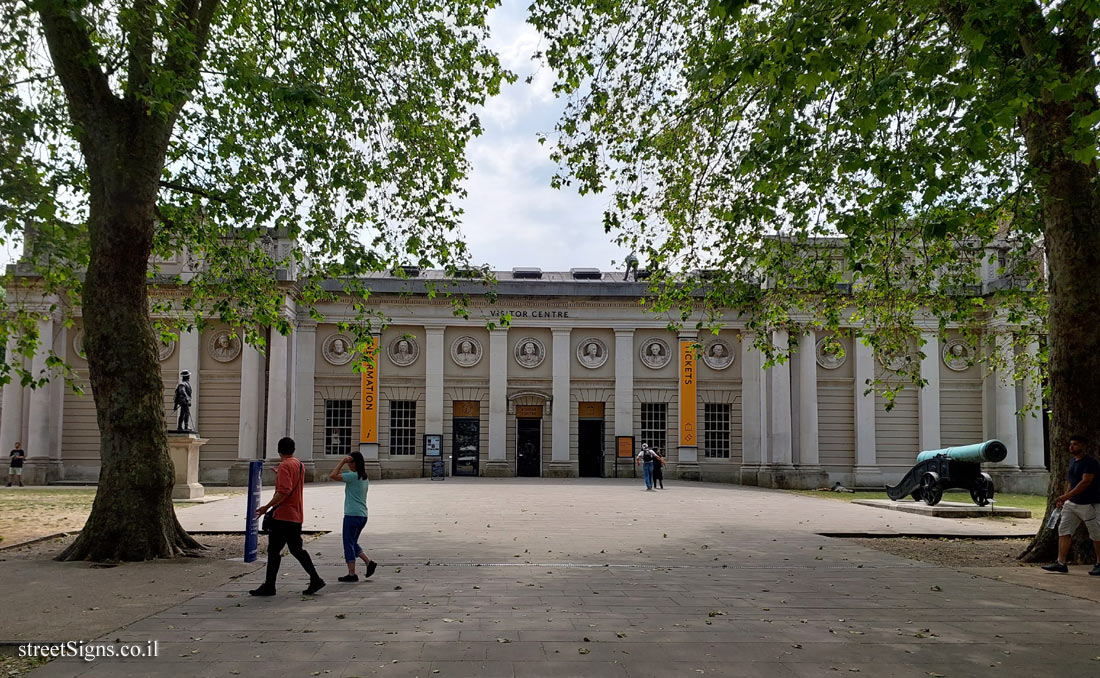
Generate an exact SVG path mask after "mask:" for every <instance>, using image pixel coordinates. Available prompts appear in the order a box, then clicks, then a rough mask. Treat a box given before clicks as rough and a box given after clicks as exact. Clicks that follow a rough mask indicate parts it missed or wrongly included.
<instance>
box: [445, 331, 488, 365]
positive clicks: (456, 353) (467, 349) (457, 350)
mask: <svg viewBox="0 0 1100 678" xmlns="http://www.w3.org/2000/svg"><path fill="white" fill-rule="evenodd" d="M481 355H482V350H481V342H480V341H478V340H477V339H475V338H474V337H471V336H470V335H464V336H461V337H459V338H458V339H455V340H454V342H453V343H452V344H451V360H453V361H455V364H456V365H458V366H459V367H473V366H474V365H476V364H478V363H479V362H481Z"/></svg>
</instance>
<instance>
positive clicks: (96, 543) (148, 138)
mask: <svg viewBox="0 0 1100 678" xmlns="http://www.w3.org/2000/svg"><path fill="white" fill-rule="evenodd" d="M162 125H163V123H162ZM119 127H120V128H121V130H122V133H120V134H118V135H117V136H115V135H106V136H107V138H99V139H95V140H89V141H88V142H87V143H82V147H83V150H84V155H85V158H86V160H87V161H88V172H89V178H90V180H91V201H90V211H89V218H88V235H89V238H90V244H91V258H90V264H89V267H88V272H87V277H86V278H85V283H84V296H83V300H82V304H83V311H84V350H85V353H86V354H87V358H88V372H89V379H90V381H91V385H92V394H93V396H94V398H95V406H96V420H97V422H98V424H99V433H100V452H99V455H100V474H99V488H98V490H97V492H96V497H95V502H94V503H93V505H92V512H91V515H89V516H88V521H87V523H86V524H85V525H84V529H83V530H82V531H81V533H80V536H79V537H78V538H77V539H76V541H75V542H73V543H72V544H71V545H70V546H69V547H68V548H67V549H65V551H64V552H63V553H61V555H59V556H58V560H95V561H137V560H149V559H152V558H170V557H173V556H175V555H178V554H180V553H181V552H182V551H183V549H188V548H202V547H201V545H199V544H198V543H197V542H196V541H195V540H194V539H192V538H191V537H190V536H189V535H188V534H187V533H186V532H185V531H184V530H183V528H182V527H181V526H180V524H179V521H178V520H177V519H176V514H175V510H174V508H173V506H172V486H173V483H174V473H173V467H172V461H171V458H170V457H169V455H168V441H167V437H166V434H165V420H164V403H163V395H162V393H163V388H164V385H163V381H162V378H161V374H160V362H159V360H158V357H157V347H156V337H155V335H154V332H153V327H152V323H151V321H150V318H149V301H148V296H147V279H146V272H147V267H148V261H149V255H150V252H151V249H152V242H153V225H154V208H155V205H156V197H157V180H158V178H159V177H160V174H161V169H162V164H163V158H164V151H165V147H166V144H167V132H166V131H165V130H164V129H163V127H162V128H161V129H155V128H154V124H153V123H149V122H144V121H142V120H140V119H138V120H130V121H127V120H121V121H120V125H119Z"/></svg>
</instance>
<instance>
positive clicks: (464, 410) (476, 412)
mask: <svg viewBox="0 0 1100 678" xmlns="http://www.w3.org/2000/svg"><path fill="white" fill-rule="evenodd" d="M454 416H456V417H479V416H481V402H480V401H478V400H456V401H455V404H454Z"/></svg>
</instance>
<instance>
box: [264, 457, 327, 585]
mask: <svg viewBox="0 0 1100 678" xmlns="http://www.w3.org/2000/svg"><path fill="white" fill-rule="evenodd" d="M305 481H306V467H305V464H303V463H302V462H301V461H300V460H298V459H296V458H295V457H294V439H293V438H283V439H281V440H280V441H279V468H277V469H276V470H275V496H273V497H272V498H271V501H269V502H267V503H266V504H264V505H263V506H261V507H259V508H258V509H256V517H262V516H263V515H264V514H265V513H267V510H268V509H269V508H271V507H275V511H274V512H273V513H272V515H271V526H270V528H269V529H268V536H267V578H266V579H265V580H264V583H263V584H262V585H261V586H260V587H259V588H255V589H252V590H251V591H249V592H248V593H249V595H253V596H273V595H275V582H276V580H277V578H278V576H279V564H280V562H281V561H282V552H283V547H284V546H286V547H289V548H290V555H292V556H294V557H295V558H296V559H297V560H298V562H299V563H301V565H302V569H304V570H305V571H306V574H308V575H309V586H308V587H306V589H305V590H304V591H302V594H303V595H307V596H311V595H313V594H314V593H317V592H318V591H320V590H321V589H323V588H324V587H325V580H324V579H321V575H319V574H317V568H316V567H314V566H313V560H312V559H311V558H310V557H309V552H308V551H306V550H305V548H303V547H302V521H303V520H304V515H305V508H304V506H303V502H302V496H303V486H304V485H305Z"/></svg>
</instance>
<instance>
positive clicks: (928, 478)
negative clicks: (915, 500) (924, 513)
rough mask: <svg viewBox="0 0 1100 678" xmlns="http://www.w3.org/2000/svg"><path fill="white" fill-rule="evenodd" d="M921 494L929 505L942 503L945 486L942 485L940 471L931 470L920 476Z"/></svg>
mask: <svg viewBox="0 0 1100 678" xmlns="http://www.w3.org/2000/svg"><path fill="white" fill-rule="evenodd" d="M920 496H921V499H923V500H924V503H925V504H928V505H929V506H935V505H936V504H938V503H940V499H943V488H942V487H940V476H939V474H938V473H933V472H932V471H929V472H928V473H925V474H924V475H923V476H921V477H920Z"/></svg>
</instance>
